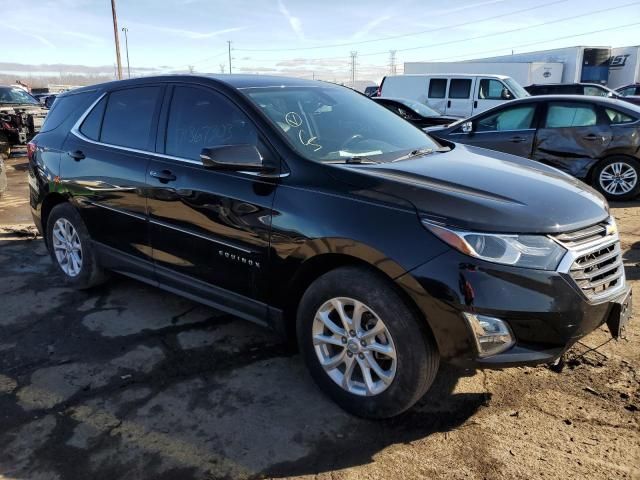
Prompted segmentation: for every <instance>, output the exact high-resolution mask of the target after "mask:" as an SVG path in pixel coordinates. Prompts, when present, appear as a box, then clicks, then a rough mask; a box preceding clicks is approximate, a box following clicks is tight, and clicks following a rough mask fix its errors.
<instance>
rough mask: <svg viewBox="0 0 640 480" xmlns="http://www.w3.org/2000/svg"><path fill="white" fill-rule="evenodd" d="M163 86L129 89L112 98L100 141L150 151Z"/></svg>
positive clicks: (118, 91) (113, 93) (108, 104)
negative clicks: (153, 126)
mask: <svg viewBox="0 0 640 480" xmlns="http://www.w3.org/2000/svg"><path fill="white" fill-rule="evenodd" d="M160 92H161V88H160V87H140V88H128V89H126V90H116V91H114V92H112V93H111V94H110V95H109V100H108V101H107V107H106V110H105V113H104V120H103V121H102V132H101V134H100V141H101V142H103V143H108V144H111V145H119V146H122V147H129V148H135V149H139V150H145V149H149V148H150V145H151V143H152V139H151V133H152V123H153V115H154V112H155V110H156V106H157V104H158V98H159V96H160Z"/></svg>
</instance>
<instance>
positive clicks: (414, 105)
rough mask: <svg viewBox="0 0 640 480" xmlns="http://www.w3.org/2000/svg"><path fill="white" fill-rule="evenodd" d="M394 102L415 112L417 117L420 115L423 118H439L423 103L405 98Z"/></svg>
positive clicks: (437, 114)
mask: <svg viewBox="0 0 640 480" xmlns="http://www.w3.org/2000/svg"><path fill="white" fill-rule="evenodd" d="M396 101H397V102H399V103H401V104H403V105H406V106H407V107H409V108H410V109H411V110H413V111H414V112H416V113H417V114H418V115H422V116H423V117H439V116H440V113H438V112H436V111H435V110H434V109H433V108H431V107H427V106H426V105H424V104H423V103H420V102H414V101H413V100H407V99H406V98H399V99H398V100H396Z"/></svg>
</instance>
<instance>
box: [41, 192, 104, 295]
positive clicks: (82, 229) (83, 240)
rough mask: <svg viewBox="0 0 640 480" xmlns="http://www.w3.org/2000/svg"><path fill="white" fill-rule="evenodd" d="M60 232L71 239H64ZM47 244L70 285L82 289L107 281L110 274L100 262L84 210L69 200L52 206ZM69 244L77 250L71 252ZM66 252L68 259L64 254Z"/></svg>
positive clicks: (48, 222) (67, 283)
mask: <svg viewBox="0 0 640 480" xmlns="http://www.w3.org/2000/svg"><path fill="white" fill-rule="evenodd" d="M69 227H70V228H69ZM54 230H55V232H54ZM61 230H63V232H61ZM54 234H55V235H56V238H54ZM60 234H62V235H64V236H65V238H66V240H68V242H64V241H61V237H60ZM47 247H48V248H49V254H50V255H51V259H52V260H53V263H54V264H55V265H56V267H57V269H58V271H59V272H60V273H61V274H62V276H63V278H64V281H65V284H66V285H68V286H70V287H72V288H76V289H79V290H82V289H86V288H91V287H94V286H96V285H99V284H101V283H103V282H104V281H106V279H107V275H106V274H105V272H104V270H103V269H102V268H101V267H100V265H99V263H98V260H97V257H96V253H95V249H94V247H93V244H92V242H91V237H90V236H89V233H88V232H87V228H86V226H85V224H84V222H83V221H82V218H81V217H80V214H79V213H78V212H77V210H76V209H75V208H73V207H72V206H71V205H70V204H69V203H61V204H59V205H56V206H55V207H54V208H53V210H51V213H50V214H49V219H48V220H47ZM58 247H61V248H58ZM78 247H79V249H78ZM69 248H72V249H73V252H69ZM65 252H66V262H65V260H64V258H62V257H65ZM59 256H61V257H60V258H59ZM76 267H77V268H76Z"/></svg>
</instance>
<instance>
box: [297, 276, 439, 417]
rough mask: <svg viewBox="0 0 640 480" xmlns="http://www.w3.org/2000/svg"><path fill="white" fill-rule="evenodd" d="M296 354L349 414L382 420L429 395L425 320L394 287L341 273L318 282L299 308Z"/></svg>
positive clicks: (430, 346) (432, 351) (432, 357)
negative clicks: (299, 353) (297, 352)
mask: <svg viewBox="0 0 640 480" xmlns="http://www.w3.org/2000/svg"><path fill="white" fill-rule="evenodd" d="M297 334H298V343H299V345H300V350H301V352H302V354H303V356H304V359H305V362H306V364H307V366H308V367H309V370H310V372H311V375H312V377H313V378H314V380H315V381H316V383H317V384H318V385H319V386H320V388H321V389H322V390H323V391H324V392H325V393H327V394H328V395H329V396H330V397H331V398H332V399H333V400H334V401H335V402H336V403H338V405H340V406H341V407H342V408H344V409H345V410H347V411H348V412H350V413H352V414H354V415H358V416H361V417H367V418H387V417H392V416H394V415H398V414H400V413H402V412H403V411H405V410H406V409H408V408H410V407H411V406H412V405H413V404H414V403H415V402H417V401H418V400H419V399H420V398H421V397H422V396H423V395H424V394H425V392H426V391H427V390H428V389H429V387H430V386H431V383H432V382H433V379H434V378H435V375H436V373H437V370H438V364H439V356H438V352H437V348H436V346H435V343H434V341H433V339H432V336H431V334H430V332H428V331H427V328H426V326H425V325H424V320H423V319H421V318H419V316H418V315H417V314H416V313H414V312H413V310H412V309H411V308H410V307H409V306H408V305H407V304H406V302H405V301H404V299H403V298H402V297H401V296H400V295H399V293H398V292H397V291H396V290H395V288H394V286H393V284H392V283H391V282H389V281H388V280H387V279H385V278H383V277H381V276H379V275H378V274H376V273H374V272H370V271H368V270H367V269H364V268H359V267H343V268H339V269H337V270H334V271H331V272H329V273H327V274H325V275H323V276H321V277H320V278H318V279H317V280H316V281H315V282H314V283H313V284H312V285H311V286H310V287H309V289H308V290H307V291H306V292H305V294H304V295H303V297H302V300H301V302H300V306H299V308H298V318H297Z"/></svg>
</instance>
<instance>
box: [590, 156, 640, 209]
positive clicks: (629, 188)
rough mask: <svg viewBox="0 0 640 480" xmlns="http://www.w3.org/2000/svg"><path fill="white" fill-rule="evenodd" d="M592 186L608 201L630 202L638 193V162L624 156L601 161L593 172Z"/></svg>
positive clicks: (639, 184) (639, 186)
mask: <svg viewBox="0 0 640 480" xmlns="http://www.w3.org/2000/svg"><path fill="white" fill-rule="evenodd" d="M616 175H620V177H618V178H616ZM616 180H617V181H618V182H619V183H618V184H616V183H615V182H616ZM592 186H593V187H594V188H595V189H596V190H598V191H599V192H600V193H602V194H603V195H604V196H605V197H606V198H607V199H608V200H614V201H616V200H617V201H623V200H631V199H633V198H635V197H636V196H638V194H639V193H640V162H638V160H636V159H634V158H631V157H624V156H615V157H609V158H607V159H605V160H602V161H600V162H599V163H598V164H597V165H596V168H595V170H594V172H593V180H592Z"/></svg>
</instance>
